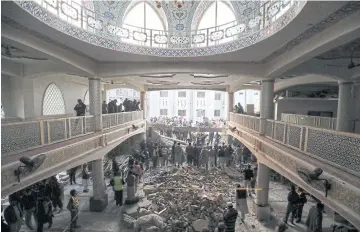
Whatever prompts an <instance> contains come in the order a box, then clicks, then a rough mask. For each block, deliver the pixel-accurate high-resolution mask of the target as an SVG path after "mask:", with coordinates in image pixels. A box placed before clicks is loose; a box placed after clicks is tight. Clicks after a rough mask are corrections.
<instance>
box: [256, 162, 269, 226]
mask: <svg viewBox="0 0 360 232" xmlns="http://www.w3.org/2000/svg"><path fill="white" fill-rule="evenodd" d="M269 184H270V168H268V167H267V166H266V165H265V164H263V163H258V170H257V178H256V188H258V189H257V190H256V199H255V202H254V203H255V204H254V205H255V207H254V208H255V214H256V217H257V219H258V220H259V221H264V220H265V221H267V220H269V219H270V206H269V202H268V200H269Z"/></svg>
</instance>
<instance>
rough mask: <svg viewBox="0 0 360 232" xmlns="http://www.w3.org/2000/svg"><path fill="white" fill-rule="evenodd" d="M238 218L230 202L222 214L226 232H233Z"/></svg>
mask: <svg viewBox="0 0 360 232" xmlns="http://www.w3.org/2000/svg"><path fill="white" fill-rule="evenodd" d="M237 216H238V212H237V211H236V209H234V207H233V204H232V203H231V202H228V203H227V209H226V210H225V213H224V223H225V226H226V230H225V231H226V232H235V223H236V219H237Z"/></svg>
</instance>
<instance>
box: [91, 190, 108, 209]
mask: <svg viewBox="0 0 360 232" xmlns="http://www.w3.org/2000/svg"><path fill="white" fill-rule="evenodd" d="M107 205H108V195H107V194H105V195H104V198H102V199H95V198H94V197H90V211H92V212H102V211H104V209H106V207H107Z"/></svg>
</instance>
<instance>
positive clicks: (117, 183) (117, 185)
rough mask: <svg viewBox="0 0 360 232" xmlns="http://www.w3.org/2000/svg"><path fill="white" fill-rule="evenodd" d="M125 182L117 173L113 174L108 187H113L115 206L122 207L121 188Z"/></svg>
mask: <svg viewBox="0 0 360 232" xmlns="http://www.w3.org/2000/svg"><path fill="white" fill-rule="evenodd" d="M124 184H125V181H124V179H123V177H122V175H121V174H120V173H119V172H115V173H114V178H113V179H112V180H111V181H110V185H111V186H113V189H114V192H115V202H116V205H119V206H122V205H123V186H124Z"/></svg>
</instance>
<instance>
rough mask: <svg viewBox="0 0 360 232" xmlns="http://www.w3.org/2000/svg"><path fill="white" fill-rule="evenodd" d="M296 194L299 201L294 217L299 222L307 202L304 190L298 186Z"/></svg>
mask: <svg viewBox="0 0 360 232" xmlns="http://www.w3.org/2000/svg"><path fill="white" fill-rule="evenodd" d="M298 194H299V202H298V205H297V211H296V218H297V220H296V223H299V222H301V217H302V212H303V208H304V205H305V204H306V202H307V199H306V195H305V192H304V190H303V189H302V188H300V187H299V188H298Z"/></svg>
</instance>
